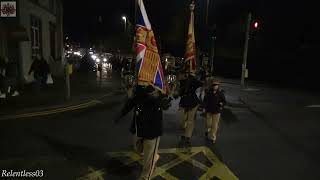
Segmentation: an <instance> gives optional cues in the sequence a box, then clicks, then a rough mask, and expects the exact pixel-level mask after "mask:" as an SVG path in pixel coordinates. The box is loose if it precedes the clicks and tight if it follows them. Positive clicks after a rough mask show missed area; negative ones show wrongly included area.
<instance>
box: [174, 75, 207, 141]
mask: <svg viewBox="0 0 320 180" xmlns="http://www.w3.org/2000/svg"><path fill="white" fill-rule="evenodd" d="M202 85H203V83H202V82H201V81H199V80H197V79H196V78H195V75H194V74H192V73H189V74H187V78H186V79H185V80H182V81H181V82H180V86H181V87H180V88H181V89H180V93H179V94H180V96H181V99H180V102H179V108H182V109H183V111H184V113H183V117H182V123H181V124H182V128H183V130H184V135H183V136H181V141H180V145H181V146H187V147H190V146H191V137H192V133H193V129H194V123H195V118H196V113H197V110H198V108H199V105H200V99H199V98H198V96H197V94H196V90H197V89H198V88H199V87H201V86H202Z"/></svg>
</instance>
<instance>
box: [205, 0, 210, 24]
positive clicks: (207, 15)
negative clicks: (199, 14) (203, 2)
mask: <svg viewBox="0 0 320 180" xmlns="http://www.w3.org/2000/svg"><path fill="white" fill-rule="evenodd" d="M209 5H210V0H207V13H206V24H207V26H208V24H209V22H208V19H209Z"/></svg>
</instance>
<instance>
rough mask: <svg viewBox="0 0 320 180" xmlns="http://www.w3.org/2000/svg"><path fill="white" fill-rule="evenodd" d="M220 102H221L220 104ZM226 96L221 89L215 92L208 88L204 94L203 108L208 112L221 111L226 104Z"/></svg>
mask: <svg viewBox="0 0 320 180" xmlns="http://www.w3.org/2000/svg"><path fill="white" fill-rule="evenodd" d="M220 103H222V104H220ZM226 103H227V102H226V98H225V96H224V93H223V92H222V90H218V91H217V92H216V93H215V94H214V92H213V90H212V89H210V90H209V91H208V92H207V93H206V94H205V96H204V99H203V104H202V106H203V108H204V109H205V111H206V112H209V113H221V111H222V110H223V107H224V105H225V104H226Z"/></svg>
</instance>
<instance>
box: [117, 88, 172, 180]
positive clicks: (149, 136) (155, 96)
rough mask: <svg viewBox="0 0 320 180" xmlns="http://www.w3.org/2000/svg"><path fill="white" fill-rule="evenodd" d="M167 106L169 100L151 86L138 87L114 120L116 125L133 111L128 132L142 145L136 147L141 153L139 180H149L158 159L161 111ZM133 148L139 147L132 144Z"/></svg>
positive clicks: (161, 130) (161, 131) (161, 128)
mask: <svg viewBox="0 0 320 180" xmlns="http://www.w3.org/2000/svg"><path fill="white" fill-rule="evenodd" d="M169 106H170V100H169V99H168V98H167V97H166V96H164V95H162V94H161V92H160V91H159V90H157V89H155V88H154V87H153V86H151V85H149V86H140V85H138V86H137V87H136V90H135V93H134V96H133V97H132V98H130V99H128V101H127V102H126V104H125V106H124V107H123V109H122V111H121V113H120V114H119V116H118V117H116V119H115V123H118V122H119V121H120V119H121V118H122V117H123V116H125V115H126V114H127V113H128V112H130V111H131V110H132V109H134V118H133V121H132V125H131V128H130V131H131V133H132V134H134V135H135V136H136V137H137V138H138V139H139V141H137V142H140V143H139V144H141V145H142V147H137V149H141V151H143V168H142V172H141V176H140V178H139V179H141V180H149V179H151V177H152V173H153V170H154V168H155V164H156V162H157V161H158V159H159V158H160V156H159V155H158V147H159V141H160V137H161V136H162V133H163V125H162V119H163V115H162V111H163V110H166V109H168V108H169ZM134 146H139V145H137V144H134ZM140 153H142V152H140Z"/></svg>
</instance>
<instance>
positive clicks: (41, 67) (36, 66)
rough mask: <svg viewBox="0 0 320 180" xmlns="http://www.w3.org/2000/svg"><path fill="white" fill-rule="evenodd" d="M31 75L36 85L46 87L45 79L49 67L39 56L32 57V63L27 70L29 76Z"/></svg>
mask: <svg viewBox="0 0 320 180" xmlns="http://www.w3.org/2000/svg"><path fill="white" fill-rule="evenodd" d="M31 73H33V77H34V79H35V80H36V83H37V84H38V85H40V87H43V86H44V87H46V86H47V79H48V75H49V73H50V67H49V64H48V63H47V61H46V60H45V59H44V58H43V57H41V56H39V55H37V56H36V57H34V61H33V63H32V64H31V67H30V70H29V75H31Z"/></svg>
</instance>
